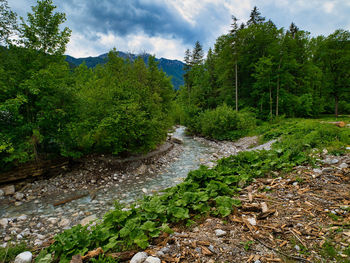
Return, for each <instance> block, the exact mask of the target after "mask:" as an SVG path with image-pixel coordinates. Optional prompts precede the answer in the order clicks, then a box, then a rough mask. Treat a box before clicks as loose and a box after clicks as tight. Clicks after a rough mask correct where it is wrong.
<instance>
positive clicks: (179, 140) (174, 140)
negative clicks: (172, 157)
mask: <svg viewBox="0 0 350 263" xmlns="http://www.w3.org/2000/svg"><path fill="white" fill-rule="evenodd" d="M171 141H172V142H174V143H177V144H183V143H184V142H183V140H181V139H180V138H176V137H172V138H171Z"/></svg>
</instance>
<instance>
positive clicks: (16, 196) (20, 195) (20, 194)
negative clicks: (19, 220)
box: [15, 192, 24, 201]
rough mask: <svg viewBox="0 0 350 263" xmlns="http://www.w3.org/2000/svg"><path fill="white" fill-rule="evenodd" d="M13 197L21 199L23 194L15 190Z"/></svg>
mask: <svg viewBox="0 0 350 263" xmlns="http://www.w3.org/2000/svg"><path fill="white" fill-rule="evenodd" d="M15 198H16V199H17V200H19V201H21V200H22V199H23V198H24V194H23V193H20V192H17V193H15Z"/></svg>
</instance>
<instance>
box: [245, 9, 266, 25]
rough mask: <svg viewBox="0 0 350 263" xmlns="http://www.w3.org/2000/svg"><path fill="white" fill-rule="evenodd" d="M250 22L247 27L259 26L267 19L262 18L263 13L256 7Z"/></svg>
mask: <svg viewBox="0 0 350 263" xmlns="http://www.w3.org/2000/svg"><path fill="white" fill-rule="evenodd" d="M249 17H250V18H249V20H248V22H247V25H248V26H250V25H257V24H262V23H263V22H264V21H265V17H263V16H261V13H260V12H259V9H258V8H257V7H256V6H254V8H253V10H252V11H251V12H250V16H249Z"/></svg>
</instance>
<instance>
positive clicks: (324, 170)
mask: <svg viewBox="0 0 350 263" xmlns="http://www.w3.org/2000/svg"><path fill="white" fill-rule="evenodd" d="M333 172H334V169H333V168H329V167H326V168H323V169H322V173H323V174H329V173H333Z"/></svg>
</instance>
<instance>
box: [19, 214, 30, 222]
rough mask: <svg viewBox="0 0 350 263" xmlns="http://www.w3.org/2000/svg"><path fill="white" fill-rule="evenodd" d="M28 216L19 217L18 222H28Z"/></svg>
mask: <svg viewBox="0 0 350 263" xmlns="http://www.w3.org/2000/svg"><path fill="white" fill-rule="evenodd" d="M27 218H28V217H27V216H26V215H21V216H19V217H17V220H18V221H25V220H27Z"/></svg>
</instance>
